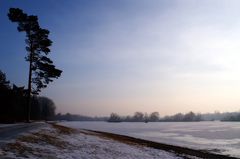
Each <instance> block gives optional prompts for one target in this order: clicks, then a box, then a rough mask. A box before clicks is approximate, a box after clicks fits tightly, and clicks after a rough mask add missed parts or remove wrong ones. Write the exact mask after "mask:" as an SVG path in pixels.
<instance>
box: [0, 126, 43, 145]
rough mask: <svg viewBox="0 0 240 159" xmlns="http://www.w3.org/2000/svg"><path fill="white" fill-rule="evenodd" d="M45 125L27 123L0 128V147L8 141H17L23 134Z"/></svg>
mask: <svg viewBox="0 0 240 159" xmlns="http://www.w3.org/2000/svg"><path fill="white" fill-rule="evenodd" d="M44 124H45V123H25V124H20V125H13V126H7V127H1V128H0V146H3V145H4V144H5V143H6V142H7V141H8V140H11V139H15V138H16V137H17V136H19V135H20V134H22V133H27V132H29V131H30V130H33V129H36V128H38V127H40V126H43V125H44Z"/></svg>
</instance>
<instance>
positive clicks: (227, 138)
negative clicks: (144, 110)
mask: <svg viewBox="0 0 240 159" xmlns="http://www.w3.org/2000/svg"><path fill="white" fill-rule="evenodd" d="M61 124H62V125H65V126H70V127H72V128H80V129H89V130H97V131H105V132H111V133H116V134H121V135H127V136H132V137H136V138H142V139H146V140H152V141H155V142H160V143H167V144H172V145H178V146H183V147H189V148H194V149H201V150H208V151H210V152H213V153H219V154H224V155H230V156H233V157H240V151H239V149H240V125H239V123H238V122H177V123H176V122H155V123H140V122H139V123H125V122H122V123H108V122H62V123H61Z"/></svg>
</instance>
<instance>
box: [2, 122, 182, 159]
mask: <svg viewBox="0 0 240 159" xmlns="http://www.w3.org/2000/svg"><path fill="white" fill-rule="evenodd" d="M1 157H5V158H13V159H24V158H31V159H39V158H51V159H146V158H147V159H166V158H167V159H181V157H177V156H176V155H175V154H172V153H169V152H166V151H162V150H157V149H152V148H148V147H143V146H138V145H128V144H125V143H120V142H117V141H115V140H110V139H107V138H101V137H98V136H95V135H91V134H87V133H79V132H77V133H76V132H71V133H63V132H61V131H59V130H58V129H57V128H56V127H53V126H51V125H46V126H45V127H41V128H39V129H38V130H35V131H32V132H31V133H28V134H24V135H22V136H20V137H19V138H17V139H16V140H14V141H11V142H9V143H8V144H7V145H6V146H5V147H3V148H1V149H0V158H1Z"/></svg>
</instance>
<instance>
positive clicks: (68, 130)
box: [52, 124, 77, 135]
mask: <svg viewBox="0 0 240 159" xmlns="http://www.w3.org/2000/svg"><path fill="white" fill-rule="evenodd" d="M52 126H53V128H55V129H56V130H57V131H58V132H59V133H60V134H65V135H70V134H73V133H77V130H76V129H72V128H69V127H65V126H62V125H57V124H52Z"/></svg>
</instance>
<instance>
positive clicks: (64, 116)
mask: <svg viewBox="0 0 240 159" xmlns="http://www.w3.org/2000/svg"><path fill="white" fill-rule="evenodd" d="M107 119H108V117H90V116H84V115H77V114H70V113H66V114H61V113H58V114H57V115H56V116H55V120H60V121H61V120H63V121H107Z"/></svg>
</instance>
